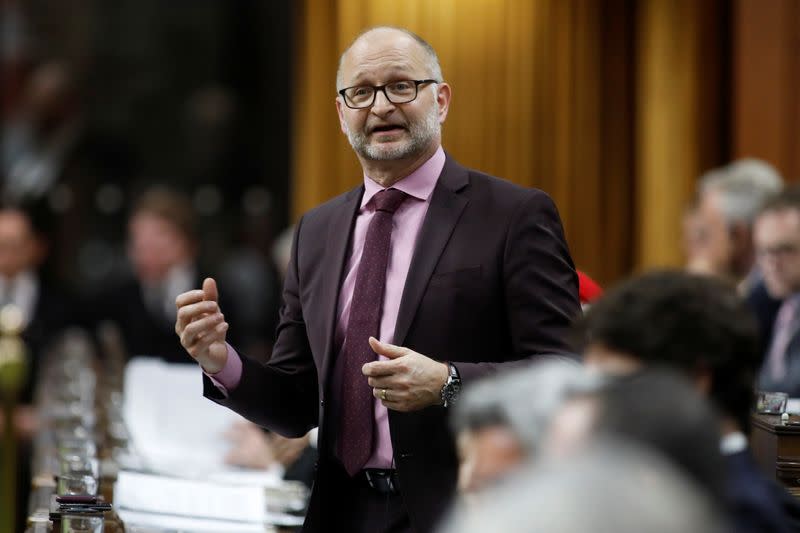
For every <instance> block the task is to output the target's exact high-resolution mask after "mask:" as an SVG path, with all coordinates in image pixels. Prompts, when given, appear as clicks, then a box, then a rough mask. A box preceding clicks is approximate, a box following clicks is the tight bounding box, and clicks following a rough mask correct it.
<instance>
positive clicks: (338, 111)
mask: <svg viewBox="0 0 800 533" xmlns="http://www.w3.org/2000/svg"><path fill="white" fill-rule="evenodd" d="M336 114H337V115H339V127H340V128H341V129H342V133H344V134H345V135H347V122H345V121H344V104H342V99H341V98H339V97H338V96H337V97H336Z"/></svg>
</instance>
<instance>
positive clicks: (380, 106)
mask: <svg viewBox="0 0 800 533" xmlns="http://www.w3.org/2000/svg"><path fill="white" fill-rule="evenodd" d="M337 88H338V89H339V97H338V98H337V99H336V107H337V110H338V113H339V119H340V124H341V128H342V131H343V132H344V133H345V134H346V135H347V137H348V139H349V141H350V143H351V145H352V146H353V149H354V151H355V152H356V155H357V156H358V158H359V161H360V162H361V165H362V168H363V170H364V175H365V177H364V185H363V186H360V187H358V188H356V189H354V190H352V191H350V192H348V193H345V194H343V195H341V196H339V197H337V198H334V199H333V200H331V201H329V202H327V203H325V204H323V205H322V206H320V207H318V208H316V209H314V210H312V211H311V212H309V213H307V214H306V215H305V216H304V217H303V218H302V219H301V220H300V221H299V223H298V224H297V230H296V231H295V237H294V246H293V251H292V258H291V263H290V266H289V269H288V272H287V275H286V281H285V284H284V291H283V306H282V310H281V320H280V324H279V326H278V331H277V340H276V343H275V348H274V352H273V355H272V358H271V359H270V361H269V363H268V364H266V365H264V366H261V365H258V364H256V363H255V362H253V361H252V360H250V359H248V358H245V357H240V356H239V355H238V354H237V353H236V351H235V350H234V349H233V348H232V347H230V346H229V345H226V343H225V340H226V336H225V332H226V331H227V329H228V323H227V322H225V319H224V318H223V316H222V315H221V312H220V306H218V305H217V303H216V299H217V290H216V285H215V283H214V282H213V280H206V281H205V282H204V284H203V289H202V290H195V291H190V292H187V293H185V294H183V295H181V296H179V297H178V300H177V305H178V308H179V310H178V320H177V323H176V331H177V333H178V334H179V335H180V336H181V342H182V344H183V346H184V347H186V349H187V351H188V352H189V353H190V354H191V355H192V356H193V357H194V358H195V359H196V360H197V361H198V362H199V363H200V365H201V366H202V367H203V369H204V371H205V373H206V377H205V378H204V379H205V385H206V388H205V391H206V395H207V396H208V397H210V398H212V399H213V400H215V401H217V402H219V403H221V404H223V405H226V406H229V407H231V408H232V409H234V410H236V411H237V412H239V413H241V414H242V415H244V416H246V417H247V418H249V419H251V420H253V421H254V422H256V423H258V424H260V425H262V426H264V427H268V428H270V429H273V430H274V431H276V432H278V433H281V434H283V435H287V436H300V435H302V434H304V433H305V432H306V431H308V429H309V428H312V427H314V426H317V425H319V453H320V459H319V464H318V469H317V478H316V483H315V486H314V490H313V492H312V496H311V501H310V504H309V511H308V513H307V517H306V523H305V526H304V531H331V530H337V531H351V532H357V531H378V532H389V531H418V532H426V531H431V530H432V529H433V528H434V527H435V525H436V522H437V521H438V519H439V518H440V517H441V515H442V513H443V512H444V511H445V509H446V508H447V506H448V505H449V503H450V501H451V499H452V496H453V494H454V492H455V487H456V477H457V467H458V465H457V459H456V453H455V447H454V442H453V438H452V435H451V434H450V432H449V430H448V424H447V413H448V409H447V407H449V406H450V405H452V403H453V402H455V401H457V393H458V390H459V387H460V384H461V383H462V382H463V384H464V385H465V386H469V384H470V383H471V382H472V381H474V380H475V379H477V378H478V377H480V376H483V375H486V374H489V373H492V372H494V371H496V370H499V369H502V368H511V367H513V365H515V364H520V360H523V359H526V358H529V357H531V356H534V355H536V354H545V353H568V346H567V345H566V342H565V339H564V337H565V334H566V332H567V330H568V329H569V327H570V323H571V321H572V319H573V317H574V316H576V315H577V314H578V313H579V312H580V307H579V303H578V295H577V279H576V274H575V270H574V267H573V264H572V260H571V258H570V256H569V252H568V249H567V245H566V243H565V240H564V235H563V230H562V226H561V221H560V219H559V217H558V214H557V212H556V209H555V206H554V205H553V202H552V201H551V200H550V198H549V197H548V196H547V195H546V194H544V193H543V192H541V191H538V190H528V189H524V188H521V187H518V186H515V185H512V184H510V183H508V182H505V181H502V180H499V179H497V178H494V177H491V176H488V175H486V174H483V173H480V172H477V171H475V170H470V169H467V168H464V167H462V166H461V165H459V164H458V163H456V162H455V161H454V160H453V159H451V158H450V157H449V156H447V155H446V154H445V153H444V151H443V150H442V148H441V124H442V123H443V122H444V120H445V118H446V117H447V112H448V107H449V104H450V95H451V90H450V87H449V85H448V84H447V83H445V82H443V81H442V75H441V70H440V68H439V64H438V59H437V57H436V53H435V52H434V50H433V49H432V48H431V47H430V45H429V44H428V43H426V42H425V41H424V40H422V39H421V38H420V37H418V36H416V35H414V34H412V33H410V32H408V31H405V30H401V29H396V28H374V29H372V30H369V31H367V32H365V33H364V34H362V35H361V36H359V37H358V38H357V39H356V40H355V41H354V42H353V44H352V45H351V46H350V47H349V48H348V49H347V50H346V51H345V53H344V54H343V55H342V58H341V61H340V68H339V72H338V75H337Z"/></svg>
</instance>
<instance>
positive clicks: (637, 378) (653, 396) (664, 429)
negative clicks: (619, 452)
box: [541, 369, 725, 506]
mask: <svg viewBox="0 0 800 533" xmlns="http://www.w3.org/2000/svg"><path fill="white" fill-rule="evenodd" d="M604 440H608V441H611V442H613V441H617V440H622V441H625V442H631V443H634V444H636V445H637V446H642V447H644V448H646V449H648V450H649V451H651V452H654V453H658V454H660V455H661V456H662V457H663V458H664V459H666V460H667V461H669V462H670V463H671V464H672V465H673V466H675V467H676V468H678V469H679V470H680V471H681V472H682V474H684V475H686V476H687V477H688V478H689V479H691V480H692V481H694V482H695V483H696V485H697V487H698V488H700V489H702V490H703V491H704V493H705V494H706V495H707V496H708V497H709V498H710V499H711V500H712V501H714V502H716V504H717V505H720V506H721V505H722V504H723V502H724V499H725V497H724V478H725V465H724V463H723V460H722V456H721V454H720V450H719V427H718V421H717V417H716V415H715V413H714V411H713V409H712V408H711V406H710V404H709V403H708V402H707V401H706V399H705V398H703V397H702V396H701V395H700V393H699V392H697V391H696V390H694V389H693V388H692V384H691V382H690V381H689V380H687V379H686V377H685V376H682V375H680V374H677V373H675V372H674V371H671V370H666V369H645V370H643V371H640V372H637V373H635V374H633V375H630V376H624V377H618V378H616V379H610V380H608V381H606V382H605V383H601V384H598V386H595V387H593V388H588V389H587V388H584V389H583V390H575V391H574V392H572V393H571V394H569V397H568V398H567V399H566V400H565V401H564V402H562V404H561V405H560V406H559V407H558V408H556V409H555V410H554V413H553V414H552V421H551V423H550V424H549V426H548V428H547V434H546V435H545V436H544V437H543V438H542V446H541V447H542V457H543V460H552V459H553V458H557V459H560V460H571V459H572V458H575V457H577V456H579V455H580V454H581V453H583V451H584V450H585V449H588V448H591V447H592V446H593V444H594V443H595V442H596V441H604Z"/></svg>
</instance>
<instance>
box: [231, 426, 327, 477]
mask: <svg viewBox="0 0 800 533" xmlns="http://www.w3.org/2000/svg"><path fill="white" fill-rule="evenodd" d="M225 438H226V439H228V441H229V442H230V444H231V449H230V451H229V452H228V455H227V456H226V457H225V462H226V463H228V464H229V465H232V466H241V467H243V468H253V469H256V470H276V469H277V471H278V472H279V473H280V474H281V477H283V479H286V480H291V481H300V482H302V483H304V484H305V485H306V486H308V487H309V488H310V487H311V485H312V483H313V481H314V468H315V463H316V461H317V442H316V441H317V432H316V431H311V432H309V433H308V434H307V435H305V436H304V437H300V438H298V439H290V438H286V437H282V436H280V435H278V434H276V433H271V432H269V431H265V430H263V429H261V428H260V427H258V426H257V425H255V424H253V423H251V422H242V423H239V424H235V425H233V426H231V427H230V429H228V431H227V432H226V433H225Z"/></svg>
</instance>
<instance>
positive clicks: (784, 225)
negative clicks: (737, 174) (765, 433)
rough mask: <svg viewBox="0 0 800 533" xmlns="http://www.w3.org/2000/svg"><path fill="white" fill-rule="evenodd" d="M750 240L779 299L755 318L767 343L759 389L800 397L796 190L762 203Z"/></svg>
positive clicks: (799, 210) (799, 196) (799, 212)
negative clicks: (766, 312)
mask: <svg viewBox="0 0 800 533" xmlns="http://www.w3.org/2000/svg"><path fill="white" fill-rule="evenodd" d="M754 241H755V248H756V254H757V257H758V265H759V268H760V270H761V273H762V275H763V277H764V284H765V286H766V289H767V291H768V292H769V295H770V296H771V297H773V298H775V299H776V300H779V301H782V302H783V303H782V304H781V305H780V308H779V310H777V311H776V312H775V313H770V314H769V315H762V316H761V317H760V318H761V321H762V324H764V323H767V326H765V327H763V329H764V330H765V331H764V333H765V337H766V340H767V342H766V345H765V346H766V349H765V352H764V353H765V358H764V365H763V367H762V368H761V372H760V374H759V387H760V388H761V389H762V390H765V391H780V392H786V393H788V394H789V395H790V396H792V397H796V396H800V312H799V311H800V309H798V307H800V189H798V188H797V187H792V188H789V189H786V190H785V191H784V192H783V193H781V194H779V195H777V196H775V197H773V198H772V199H771V200H769V201H767V203H766V204H765V205H764V207H763V208H762V209H761V212H760V213H759V215H758V218H757V219H756V223H755V231H754ZM773 317H774V319H773ZM767 335H768V336H767Z"/></svg>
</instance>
